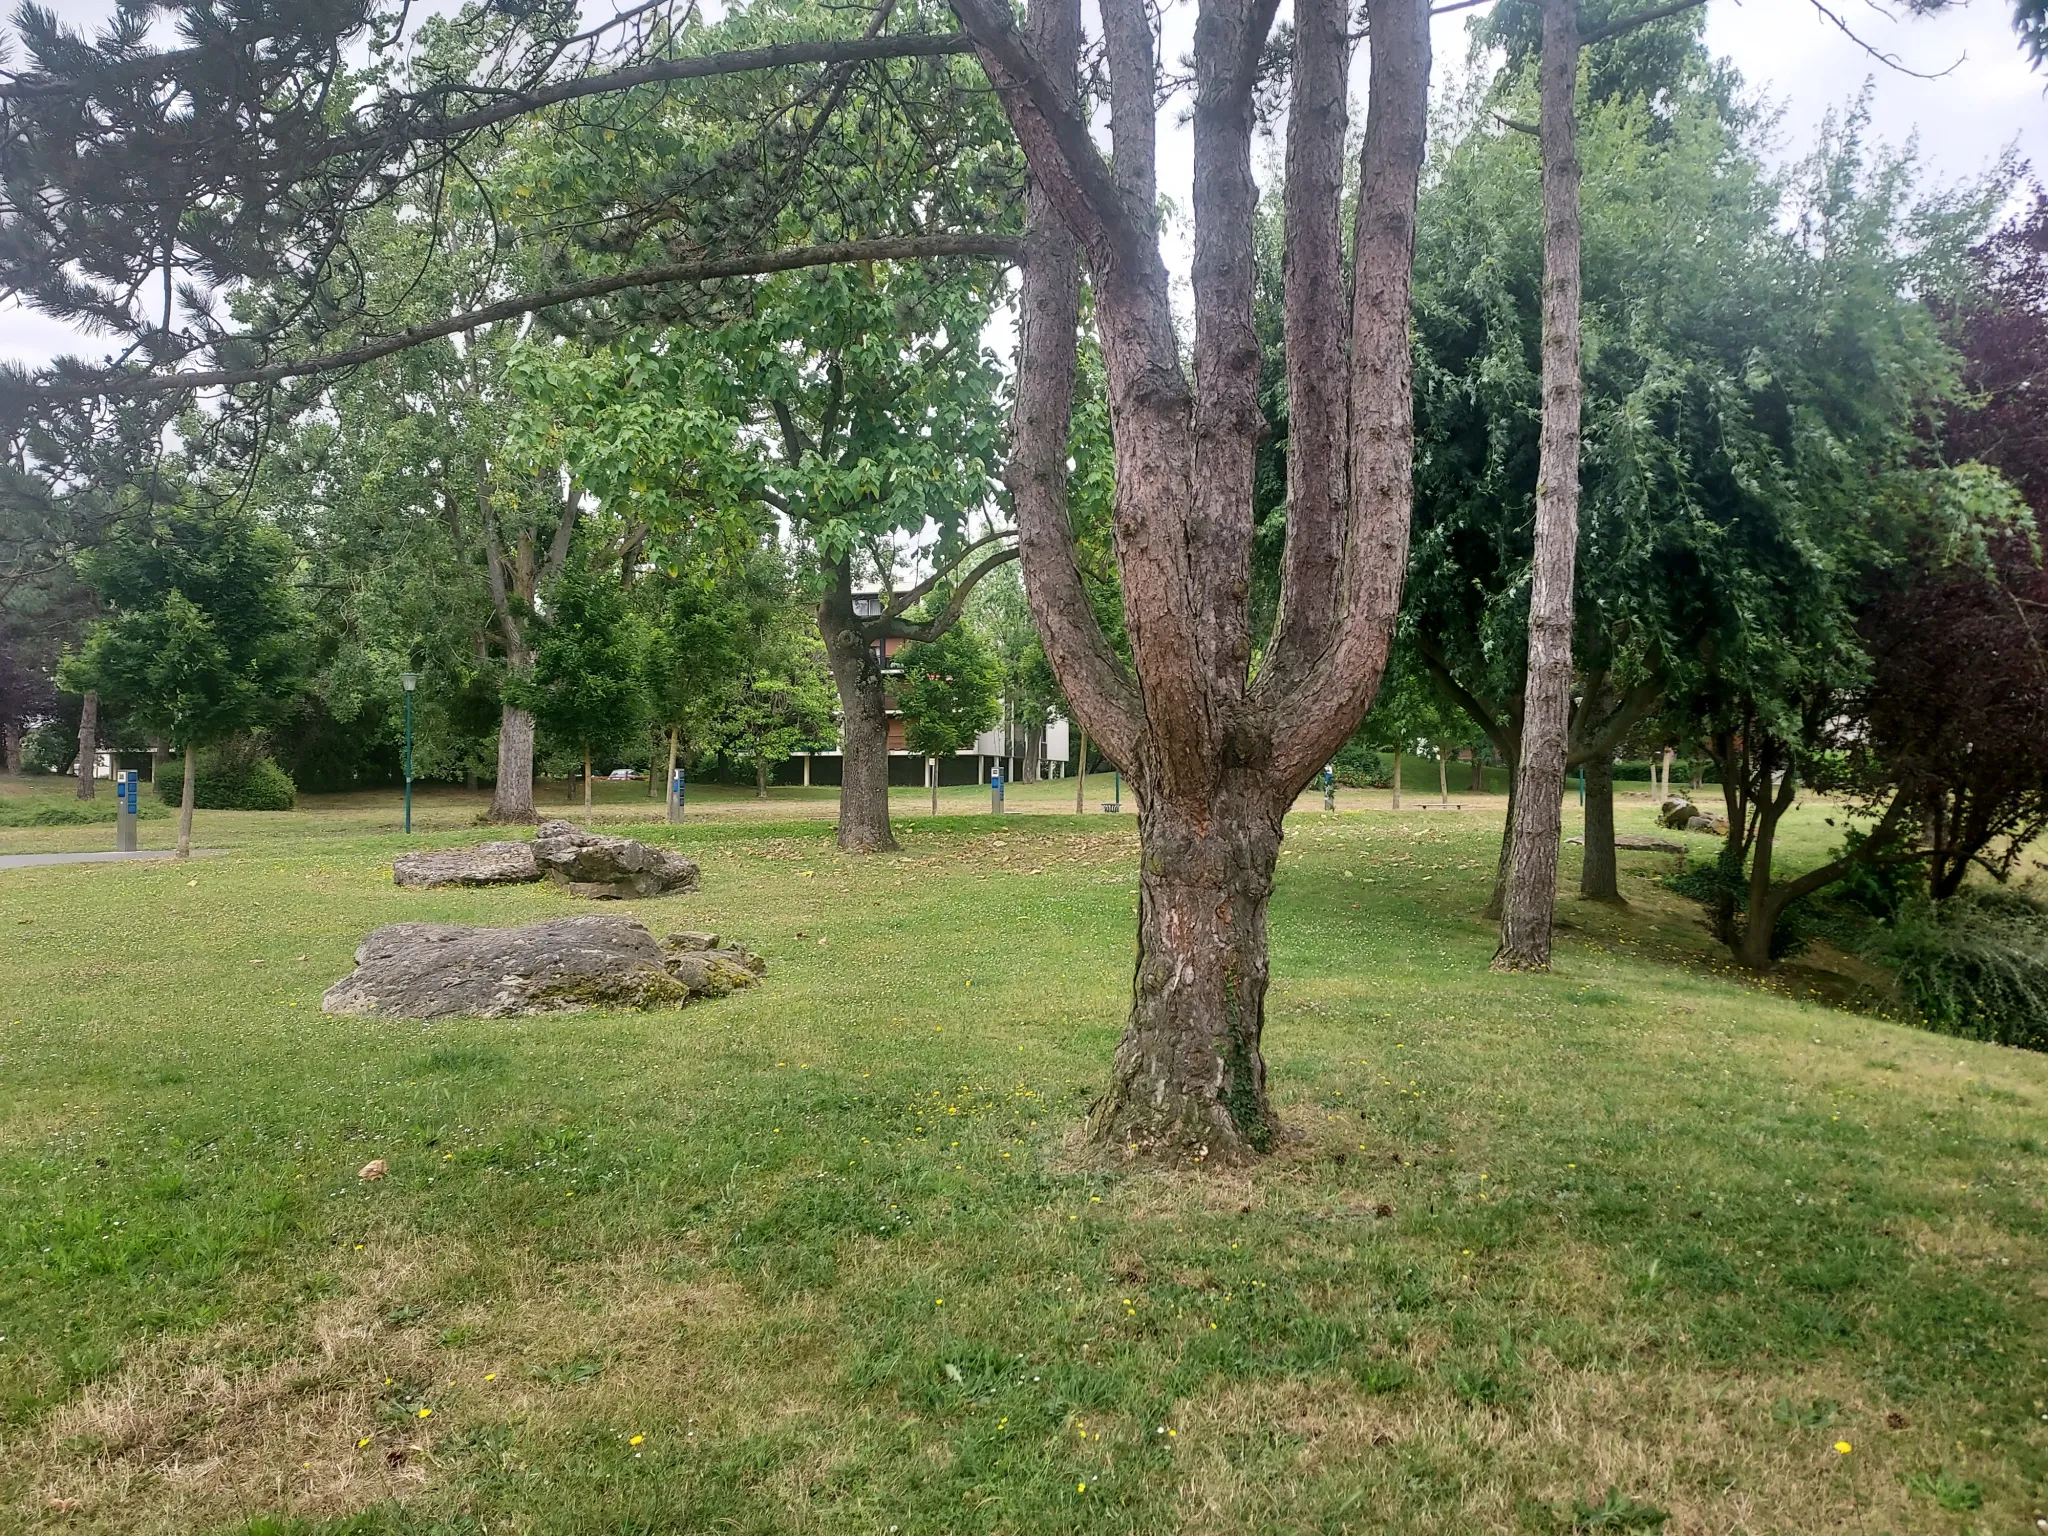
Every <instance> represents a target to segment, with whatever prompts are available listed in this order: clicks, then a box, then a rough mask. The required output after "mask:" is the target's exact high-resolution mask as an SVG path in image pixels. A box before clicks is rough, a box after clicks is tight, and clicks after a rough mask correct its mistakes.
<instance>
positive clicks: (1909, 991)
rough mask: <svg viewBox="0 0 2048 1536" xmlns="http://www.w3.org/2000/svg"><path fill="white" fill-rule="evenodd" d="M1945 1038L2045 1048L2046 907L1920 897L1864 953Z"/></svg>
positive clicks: (2007, 900) (2007, 898) (1977, 894)
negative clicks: (1893, 975)
mask: <svg viewBox="0 0 2048 1536" xmlns="http://www.w3.org/2000/svg"><path fill="white" fill-rule="evenodd" d="M1866 953H1868V954H1869V955H1870V956H1871V958H1872V959H1875V960H1879V961H1881V962H1883V963H1884V964H1886V965H1889V966H1891V967H1892V968H1893V970H1895V971H1896V972H1897V974H1898V985H1899V991H1900V992H1901V993H1902V994H1903V995H1904V997H1905V998H1906V1000H1907V1001H1908V1002H1910V1003H1911V1004H1912V1005H1913V1006H1914V1007H1915V1008H1916V1009H1918V1010H1919V1013H1920V1016H1921V1018H1922V1019H1924V1020H1925V1021H1926V1023H1927V1024H1928V1026H1929V1027H1930V1028H1933V1029H1938V1030H1940V1031H1942V1032H1943V1033H1944V1034H1951V1035H1963V1036H1966V1037H1967V1038H1969V1039H1972V1040H1989V1041H1992V1042H1993V1043H1995V1044H1998V1045H2016V1046H2021V1047H2024V1048H2025V1049H2027V1050H2030V1051H2048V908H2044V907H2043V906H2042V905H2041V904H2040V903H2038V902H2036V901H2033V900H2031V899H2029V898H2028V897H2026V896H2023V895H2021V894H2020V893H2018V892H2016V891H2002V890H2001V891H1990V890H1977V889H1969V890H1963V891H1959V892H1957V893H1956V894H1955V895H1954V896H1951V897H1950V898H1949V899H1948V900H1947V901H1942V902H1937V901H1933V900H1930V899H1928V898H1926V897H1919V898H1916V899H1915V900H1913V901H1911V902H1909V903H1908V904H1907V905H1906V906H1904V907H1903V908H1901V909H1900V911H1899V914H1898V916H1897V917H1896V918H1895V919H1894V920H1893V921H1892V922H1891V923H1890V924H1889V925H1888V926H1886V927H1883V928H1880V929H1878V930H1876V932H1875V933H1874V934H1873V936H1872V939H1871V943H1870V946H1869V948H1868V950H1867V951H1866Z"/></svg>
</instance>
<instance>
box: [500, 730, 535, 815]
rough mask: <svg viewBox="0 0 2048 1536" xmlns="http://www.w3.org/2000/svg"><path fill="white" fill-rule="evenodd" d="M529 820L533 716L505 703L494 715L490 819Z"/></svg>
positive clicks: (531, 784)
mask: <svg viewBox="0 0 2048 1536" xmlns="http://www.w3.org/2000/svg"><path fill="white" fill-rule="evenodd" d="M533 819H534V813H533V716H532V715H531V714H530V713H528V712H527V711H526V710H523V709H519V708H517V707H516V706H514V705H511V704H507V705H506V706H505V707H504V709H503V710H502V711H501V712H500V714H499V716H498V782H497V785H496V786H495V787H494V788H493V789H492V791H491V820H493V821H532V820H533Z"/></svg>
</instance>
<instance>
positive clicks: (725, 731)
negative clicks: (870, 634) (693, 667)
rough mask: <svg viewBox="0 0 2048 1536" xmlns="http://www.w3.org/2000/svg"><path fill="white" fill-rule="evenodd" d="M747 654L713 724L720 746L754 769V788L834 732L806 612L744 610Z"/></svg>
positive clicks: (820, 652)
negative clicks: (794, 755) (748, 622)
mask: <svg viewBox="0 0 2048 1536" xmlns="http://www.w3.org/2000/svg"><path fill="white" fill-rule="evenodd" d="M749 618H750V620H751V621H752V623H753V626H754V627H753V628H752V629H751V630H750V631H749V632H748V634H747V655H746V659H745V662H744V664H743V665H742V666H741V668H740V670H739V673H738V675H737V676H736V677H734V678H733V680H732V682H731V685H730V686H729V687H728V689H727V691H726V696H725V701H724V704H723V706H722V707H721V709H720V710H719V713H718V717H717V720H716V722H715V724H714V726H713V732H714V740H715V743H716V746H717V748H718V750H720V751H722V752H723V753H725V755H726V756H728V757H730V758H732V759H733V760H734V761H736V762H740V763H744V764H746V765H748V766H750V767H751V768H752V769H753V770H754V793H755V794H756V795H757V796H758V797H759V798H761V799H763V800H765V799H767V798H768V777H769V775H770V774H771V773H773V772H774V770H775V765H776V764H777V763H780V762H782V761H784V760H785V759H787V758H788V757H789V756H790V754H791V753H794V752H800V751H804V750H807V749H814V748H816V747H819V746H823V745H825V744H826V743H828V742H829V741H830V740H831V738H832V703H833V689H832V677H831V674H830V673H829V672H828V671H827V670H826V667H825V656H824V647H823V644H822V643H821V642H820V641H819V639H818V635H817V631H816V629H815V628H814V627H813V625H812V623H811V620H810V616H809V615H808V614H807V613H805V612H804V610H803V609H802V608H801V607H799V606H797V605H795V604H792V603H786V602H785V603H776V604H763V605H760V606H757V607H755V608H753V609H751V610H750V611H749Z"/></svg>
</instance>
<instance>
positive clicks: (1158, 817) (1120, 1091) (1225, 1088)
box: [1089, 795, 1280, 1161]
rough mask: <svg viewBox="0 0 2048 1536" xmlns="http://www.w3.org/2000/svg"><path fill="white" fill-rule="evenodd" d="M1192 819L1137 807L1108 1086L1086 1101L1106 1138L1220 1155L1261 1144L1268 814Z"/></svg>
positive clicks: (1266, 1118) (1268, 1136)
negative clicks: (1120, 1034)
mask: <svg viewBox="0 0 2048 1536" xmlns="http://www.w3.org/2000/svg"><path fill="white" fill-rule="evenodd" d="M1203 820H1204V821H1205V822H1206V826H1201V825H1197V824H1196V822H1195V820H1194V819H1193V818H1190V817H1188V816H1186V815H1185V814H1184V813H1182V812H1179V811H1176V810H1175V809H1173V808H1172V807H1169V806H1167V805H1165V804H1163V803H1162V801H1161V799H1160V797H1159V796H1157V795H1153V796H1150V797H1148V798H1147V799H1146V800H1145V801H1144V803H1143V804H1142V805H1141V806H1140V808H1139V812H1138V836H1139V841H1140V843H1141V845H1142V846H1143V848H1144V850H1145V852H1144V860H1143V862H1142V864H1141V865H1140V866H1139V874H1138V963H1137V973H1136V975H1135V977H1134V978H1133V981H1132V988H1131V994H1132V996H1131V1013H1130V1019H1129V1022H1128V1024H1127V1026H1126V1028H1125V1030H1124V1038H1123V1042H1122V1043H1121V1044H1120V1045H1119V1046H1118V1047H1117V1052H1116V1064H1115V1066H1114V1067H1113V1069H1112V1070H1111V1073H1110V1083H1109V1089H1108V1091H1107V1092H1106V1093H1104V1094H1103V1096H1102V1097H1101V1098H1100V1099H1098V1100H1097V1101H1096V1102H1095V1104H1094V1106H1093V1107H1092V1108H1091V1110H1090V1111H1089V1125H1090V1129H1091V1130H1092V1132H1093V1133H1094V1135H1095V1136H1096V1138H1097V1139H1098V1140H1099V1141H1101V1142H1102V1143H1104V1144H1105V1145H1107V1146H1109V1147H1111V1148H1123V1149H1125V1150H1126V1151H1127V1152H1131V1153H1137V1154H1140V1155H1143V1156H1146V1157H1148V1158H1158V1157H1160V1156H1161V1155H1162V1154H1164V1155H1165V1156H1167V1157H1168V1158H1191V1159H1193V1160H1196V1161H1207V1160H1208V1159H1210V1158H1212V1157H1214V1158H1218V1159H1220V1160H1223V1161H1233V1160H1236V1159H1237V1158H1239V1157H1241V1156H1242V1155H1243V1154H1244V1153H1245V1152H1246V1151H1250V1152H1264V1151H1266V1150H1267V1149H1268V1148H1269V1147H1270V1146H1271V1145H1272V1143H1273V1141H1274V1138H1275V1135H1276V1133H1277V1126H1276V1124H1275V1122H1274V1119H1273V1110H1272V1106H1271V1104H1270V1103H1269V1102H1268V1101H1267V1098H1266V1063H1265V1058H1264V1056H1263V1055H1261V1053H1260V1037H1261V1035H1262V1034H1263V1033H1264V1030H1265V1022H1266V903H1267V900H1268V898H1269V897H1270V896H1271V895H1272V890H1273V864H1274V860H1275V859H1276V858H1277V857H1278V856H1279V852H1280V820H1279V817H1278V816H1276V815H1274V814H1272V812H1271V810H1270V809H1269V808H1268V807H1266V806H1265V805H1262V804H1259V803H1257V802H1256V801H1253V802H1251V803H1240V804H1236V805H1232V804H1230V803H1229V802H1227V801H1226V802H1225V803H1224V804H1223V805H1219V806H1217V807H1215V808H1214V809H1213V811H1212V812H1211V814H1210V815H1209V816H1207V817H1205V818H1203Z"/></svg>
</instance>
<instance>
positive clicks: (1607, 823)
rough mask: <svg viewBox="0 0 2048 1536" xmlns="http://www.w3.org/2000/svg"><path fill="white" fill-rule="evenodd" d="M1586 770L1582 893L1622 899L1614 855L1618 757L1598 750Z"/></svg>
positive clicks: (1601, 898) (1591, 897)
mask: <svg viewBox="0 0 2048 1536" xmlns="http://www.w3.org/2000/svg"><path fill="white" fill-rule="evenodd" d="M1585 774H1586V857H1585V861H1584V862H1583V863H1582V864H1581V865H1580V867H1579V894H1580V895H1581V896H1584V897H1585V898H1587V899H1588V900H1589V901H1620V900H1621V878H1620V873H1619V871H1618V870H1617V869H1616V868H1615V859H1614V760H1613V759H1612V758H1610V757H1602V756H1601V755H1599V754H1598V753H1595V754H1594V755H1593V757H1591V758H1590V759H1588V761H1587V763H1586V766H1585Z"/></svg>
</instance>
